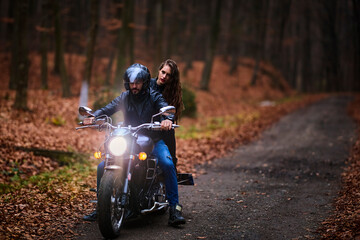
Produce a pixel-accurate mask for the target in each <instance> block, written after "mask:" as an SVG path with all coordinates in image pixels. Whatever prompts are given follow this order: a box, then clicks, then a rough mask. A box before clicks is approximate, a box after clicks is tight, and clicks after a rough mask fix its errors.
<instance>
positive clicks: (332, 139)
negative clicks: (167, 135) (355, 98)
mask: <svg viewBox="0 0 360 240" xmlns="http://www.w3.org/2000/svg"><path fill="white" fill-rule="evenodd" d="M350 100H351V99H350V98H348V97H332V98H328V99H326V100H322V101H320V102H317V103H315V104H313V105H311V106H309V107H307V108H304V109H301V110H298V111H296V112H294V113H292V114H290V115H288V116H286V117H284V118H282V119H281V120H280V121H279V122H278V123H277V124H276V125H274V126H273V127H272V128H271V129H269V130H267V131H266V132H264V134H263V136H262V138H261V139H260V140H259V141H256V142H254V143H251V144H249V145H246V146H242V147H240V148H239V149H237V150H235V151H234V153H233V154H231V156H228V157H225V158H222V159H218V160H216V161H215V162H214V163H213V164H212V165H210V166H205V167H204V168H205V170H206V174H204V175H202V176H200V177H199V178H197V179H196V186H193V187H190V186H180V188H179V191H180V201H181V203H182V204H183V205H184V213H183V215H184V217H185V218H186V219H187V221H188V222H187V224H186V225H185V226H184V227H183V228H179V229H175V228H171V227H168V226H167V217H168V216H167V214H166V215H164V216H159V217H156V218H143V219H141V220H139V221H135V222H133V223H131V224H128V225H127V226H125V228H124V229H123V231H122V235H121V236H120V237H119V238H118V239H313V238H315V239H317V238H318V236H317V235H316V232H315V231H316V229H317V228H318V227H319V224H320V223H321V221H322V220H323V219H325V218H326V216H328V215H329V213H330V211H331V207H332V206H331V203H332V201H333V199H334V198H335V197H336V194H337V191H338V190H339V187H340V185H339V184H340V174H341V172H342V168H343V166H344V162H345V160H346V158H347V156H348V154H349V151H350V148H351V146H352V143H353V141H354V139H355V137H356V136H355V127H356V126H355V123H354V122H353V121H352V120H351V119H350V118H349V117H348V116H347V115H346V106H347V103H348V102H349V101H350ZM79 229H81V231H82V232H83V234H84V235H81V236H80V237H79V238H78V239H102V238H101V235H100V233H99V230H98V228H97V225H96V223H90V224H89V223H84V224H83V225H81V226H80V228H79ZM79 229H77V230H78V231H80V230H79Z"/></svg>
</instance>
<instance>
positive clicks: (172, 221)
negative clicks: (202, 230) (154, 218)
mask: <svg viewBox="0 0 360 240" xmlns="http://www.w3.org/2000/svg"><path fill="white" fill-rule="evenodd" d="M181 211H182V206H181V205H179V204H176V205H175V206H170V209H169V212H170V216H169V222H168V223H169V225H171V226H178V225H180V224H185V218H183V217H182V216H181Z"/></svg>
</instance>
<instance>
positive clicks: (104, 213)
mask: <svg viewBox="0 0 360 240" xmlns="http://www.w3.org/2000/svg"><path fill="white" fill-rule="evenodd" d="M123 187H124V185H123V177H121V174H120V173H119V171H106V172H105V173H104V175H103V177H102V178H101V182H100V186H99V195H98V204H97V211H98V224H99V229H100V232H101V234H102V235H103V237H105V238H116V237H118V236H119V235H120V228H121V225H122V224H123V221H124V213H125V208H124V207H121V196H122V192H123Z"/></svg>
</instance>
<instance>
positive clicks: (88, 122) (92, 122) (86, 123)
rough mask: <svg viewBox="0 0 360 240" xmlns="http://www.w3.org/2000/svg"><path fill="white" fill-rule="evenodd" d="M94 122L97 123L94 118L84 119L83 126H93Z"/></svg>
mask: <svg viewBox="0 0 360 240" xmlns="http://www.w3.org/2000/svg"><path fill="white" fill-rule="evenodd" d="M94 121H95V118H94V117H89V118H84V120H83V124H84V125H91V124H94Z"/></svg>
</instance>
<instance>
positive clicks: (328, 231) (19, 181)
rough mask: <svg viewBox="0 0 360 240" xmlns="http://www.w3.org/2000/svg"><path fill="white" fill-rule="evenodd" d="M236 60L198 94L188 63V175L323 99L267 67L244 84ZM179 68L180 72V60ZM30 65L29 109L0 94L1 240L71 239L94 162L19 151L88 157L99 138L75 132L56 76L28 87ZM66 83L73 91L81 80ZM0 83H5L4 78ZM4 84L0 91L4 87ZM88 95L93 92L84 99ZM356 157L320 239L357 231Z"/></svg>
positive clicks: (184, 163) (184, 167)
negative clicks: (192, 95) (193, 114)
mask: <svg viewBox="0 0 360 240" xmlns="http://www.w3.org/2000/svg"><path fill="white" fill-rule="evenodd" d="M75 62H76V61H75V60H74V61H73V63H74V64H75ZM79 62H81V61H80V60H79ZM243 63H244V65H242V66H241V67H239V69H238V72H237V73H236V74H235V75H232V76H230V75H228V74H227V71H228V69H227V65H226V64H225V63H224V62H222V61H220V60H218V61H216V63H215V65H214V70H213V72H214V73H213V76H212V80H211V84H210V91H209V92H204V91H199V90H197V86H198V79H200V74H201V69H202V66H203V65H202V63H200V62H195V63H194V68H193V69H192V70H191V71H190V72H189V73H188V77H187V78H182V81H183V84H186V85H187V86H189V87H190V88H191V89H193V90H194V91H195V92H196V96H197V97H196V102H197V105H198V114H197V118H196V119H189V118H187V119H186V118H184V119H181V121H180V125H181V126H182V127H181V128H180V129H179V130H178V131H177V146H178V149H177V152H178V158H179V165H178V170H179V171H180V172H191V173H193V174H195V175H196V174H201V172H200V173H199V172H196V170H195V166H196V165H197V164H202V163H204V162H208V163H209V162H211V161H212V160H213V159H214V158H217V157H220V156H223V155H225V154H228V153H229V151H230V150H231V149H233V148H234V147H236V146H239V145H241V144H244V143H247V142H249V141H252V140H254V139H256V138H257V137H259V135H260V134H261V132H262V131H263V130H264V129H266V128H268V127H269V126H270V125H271V124H273V123H274V122H276V121H277V120H278V119H279V118H280V117H281V116H283V115H285V114H287V113H289V112H291V111H293V110H295V109H298V108H300V107H303V106H305V105H306V104H309V103H311V102H313V101H315V100H318V99H320V98H322V97H324V96H323V95H316V96H306V97H296V96H295V94H294V93H293V92H292V91H291V90H290V89H289V88H288V87H287V86H286V84H285V83H284V81H283V80H282V79H281V76H280V75H279V74H278V73H277V72H276V71H275V70H273V69H271V67H268V66H263V67H264V69H266V71H267V72H271V73H272V74H271V76H269V75H265V74H260V78H259V81H258V83H257V85H256V86H253V87H250V86H249V82H250V79H251V74H252V68H251V61H250V60H243ZM2 66H4V65H2ZM95 66H97V67H99V66H101V64H95ZM179 66H180V69H181V68H182V65H181V63H180V64H179ZM249 66H250V67H249ZM36 67H37V65H36V61H35V63H34V64H33V65H32V69H31V71H30V73H32V74H31V75H30V90H29V97H28V98H29V102H28V107H29V111H26V112H21V111H14V110H13V109H12V104H13V101H14V92H11V91H0V132H1V135H0V145H1V148H0V149H1V150H0V151H1V157H0V168H1V176H0V187H1V196H0V222H1V226H0V236H2V237H3V238H5V239H55V238H56V239H58V238H62V239H66V238H72V237H73V236H74V235H76V234H77V233H76V232H73V230H72V229H74V228H73V227H74V226H75V225H76V224H78V223H79V222H82V220H81V217H82V216H83V215H84V214H86V213H89V212H91V211H92V210H93V209H94V205H93V204H92V203H90V202H89V200H91V199H94V198H95V194H94V193H92V192H90V191H89V188H91V187H95V186H96V165H97V164H98V160H95V159H94V158H93V157H89V159H84V157H83V156H77V157H67V158H65V159H61V161H59V160H57V161H55V160H53V159H52V158H49V157H43V156H37V155H35V154H34V153H33V152H31V151H25V150H24V149H34V148H36V149H38V148H40V149H50V150H61V151H70V152H74V151H75V152H81V153H88V154H89V155H90V153H91V152H93V151H94V150H96V149H97V148H98V146H99V145H100V144H101V140H102V137H103V136H102V134H99V133H98V132H97V131H95V130H86V131H75V130H74V129H75V127H76V126H77V121H78V120H77V107H78V98H77V97H73V98H69V99H62V98H60V97H59V92H58V90H57V89H60V88H59V86H58V85H57V84H58V83H59V81H58V79H57V78H56V77H54V78H50V80H51V86H53V87H50V90H47V91H44V90H35V88H36V87H37V86H38V81H37V80H36V79H38V78H36V76H38V73H37V72H36ZM1 70H3V69H1ZM4 71H5V70H4ZM73 79H74V81H75V83H74V84H73V92H74V93H76V92H78V91H79V81H80V79H81V76H73ZM274 79H277V80H278V83H277V85H279V84H280V85H282V90H281V91H280V90H277V89H275V88H273V87H272V86H273V85H274ZM5 80H6V79H5ZM0 82H1V83H2V84H4V86H5V85H6V81H3V80H1V81H0ZM56 83H57V84H56ZM94 85H96V83H95V84H94ZM4 86H2V89H6V88H5V87H4ZM95 92H96V91H95V89H93V92H92V94H91V96H90V100H91V102H92V101H94V93H95ZM284 99H288V100H289V99H290V101H284ZM264 100H267V101H266V102H262V101H264ZM261 103H262V104H261ZM90 105H91V104H90ZM359 109H360V101H359V98H357V101H356V102H354V104H352V105H351V107H350V110H351V111H350V112H351V113H352V116H354V118H356V119H357V122H358V123H360V114H359ZM19 148H21V150H19ZM359 155H360V154H359V141H357V143H356V145H355V147H354V150H353V152H352V156H351V157H350V159H349V168H348V169H347V171H346V172H345V173H344V175H343V180H344V190H343V191H342V193H341V195H340V197H339V200H338V201H337V202H336V209H337V212H336V213H335V214H334V216H333V217H332V218H330V219H328V220H326V222H325V223H324V229H323V236H324V237H325V238H327V237H329V238H336V237H339V236H355V235H356V234H357V233H356V228H354V227H355V226H356V224H357V226H359V207H358V206H359V204H358V202H359V197H360V196H359V182H360V179H359V178H360V177H359V165H360V164H359V161H360V160H359V158H360V156H359ZM344 220H346V221H344Z"/></svg>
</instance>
